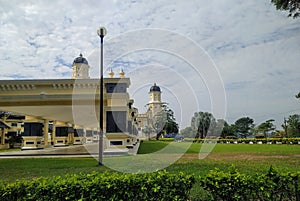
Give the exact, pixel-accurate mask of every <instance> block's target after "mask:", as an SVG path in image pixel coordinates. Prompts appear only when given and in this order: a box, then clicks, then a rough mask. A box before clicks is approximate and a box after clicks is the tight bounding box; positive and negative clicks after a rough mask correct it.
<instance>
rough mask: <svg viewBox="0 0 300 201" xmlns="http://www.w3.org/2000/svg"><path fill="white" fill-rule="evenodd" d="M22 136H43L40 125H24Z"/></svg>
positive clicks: (41, 125)
mask: <svg viewBox="0 0 300 201" xmlns="http://www.w3.org/2000/svg"><path fill="white" fill-rule="evenodd" d="M23 135H24V136H43V124H42V123H24V133H23Z"/></svg>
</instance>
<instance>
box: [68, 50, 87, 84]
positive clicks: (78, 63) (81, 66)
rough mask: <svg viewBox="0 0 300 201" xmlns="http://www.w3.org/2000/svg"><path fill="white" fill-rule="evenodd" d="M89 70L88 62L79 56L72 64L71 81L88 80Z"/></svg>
mask: <svg viewBox="0 0 300 201" xmlns="http://www.w3.org/2000/svg"><path fill="white" fill-rule="evenodd" d="M89 68H90V66H89V63H88V61H87V60H86V58H84V57H82V54H80V55H79V57H77V58H76V59H74V61H73V64H72V71H73V73H72V79H89V78H90V77H89Z"/></svg>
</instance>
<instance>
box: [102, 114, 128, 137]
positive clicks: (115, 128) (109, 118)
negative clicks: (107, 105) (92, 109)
mask: <svg viewBox="0 0 300 201" xmlns="http://www.w3.org/2000/svg"><path fill="white" fill-rule="evenodd" d="M125 131H126V112H125V111H108V112H107V113H106V132H107V133H119V132H125Z"/></svg>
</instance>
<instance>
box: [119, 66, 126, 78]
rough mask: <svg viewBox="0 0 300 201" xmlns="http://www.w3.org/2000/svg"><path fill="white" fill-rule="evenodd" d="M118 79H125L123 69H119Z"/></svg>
mask: <svg viewBox="0 0 300 201" xmlns="http://www.w3.org/2000/svg"><path fill="white" fill-rule="evenodd" d="M119 75H120V78H124V77H125V73H124V71H123V68H121V70H120V72H119Z"/></svg>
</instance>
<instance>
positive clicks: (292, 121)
mask: <svg viewBox="0 0 300 201" xmlns="http://www.w3.org/2000/svg"><path fill="white" fill-rule="evenodd" d="M287 124H288V133H290V136H291V137H300V115H299V114H293V115H290V116H289V118H288V120H287Z"/></svg>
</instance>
